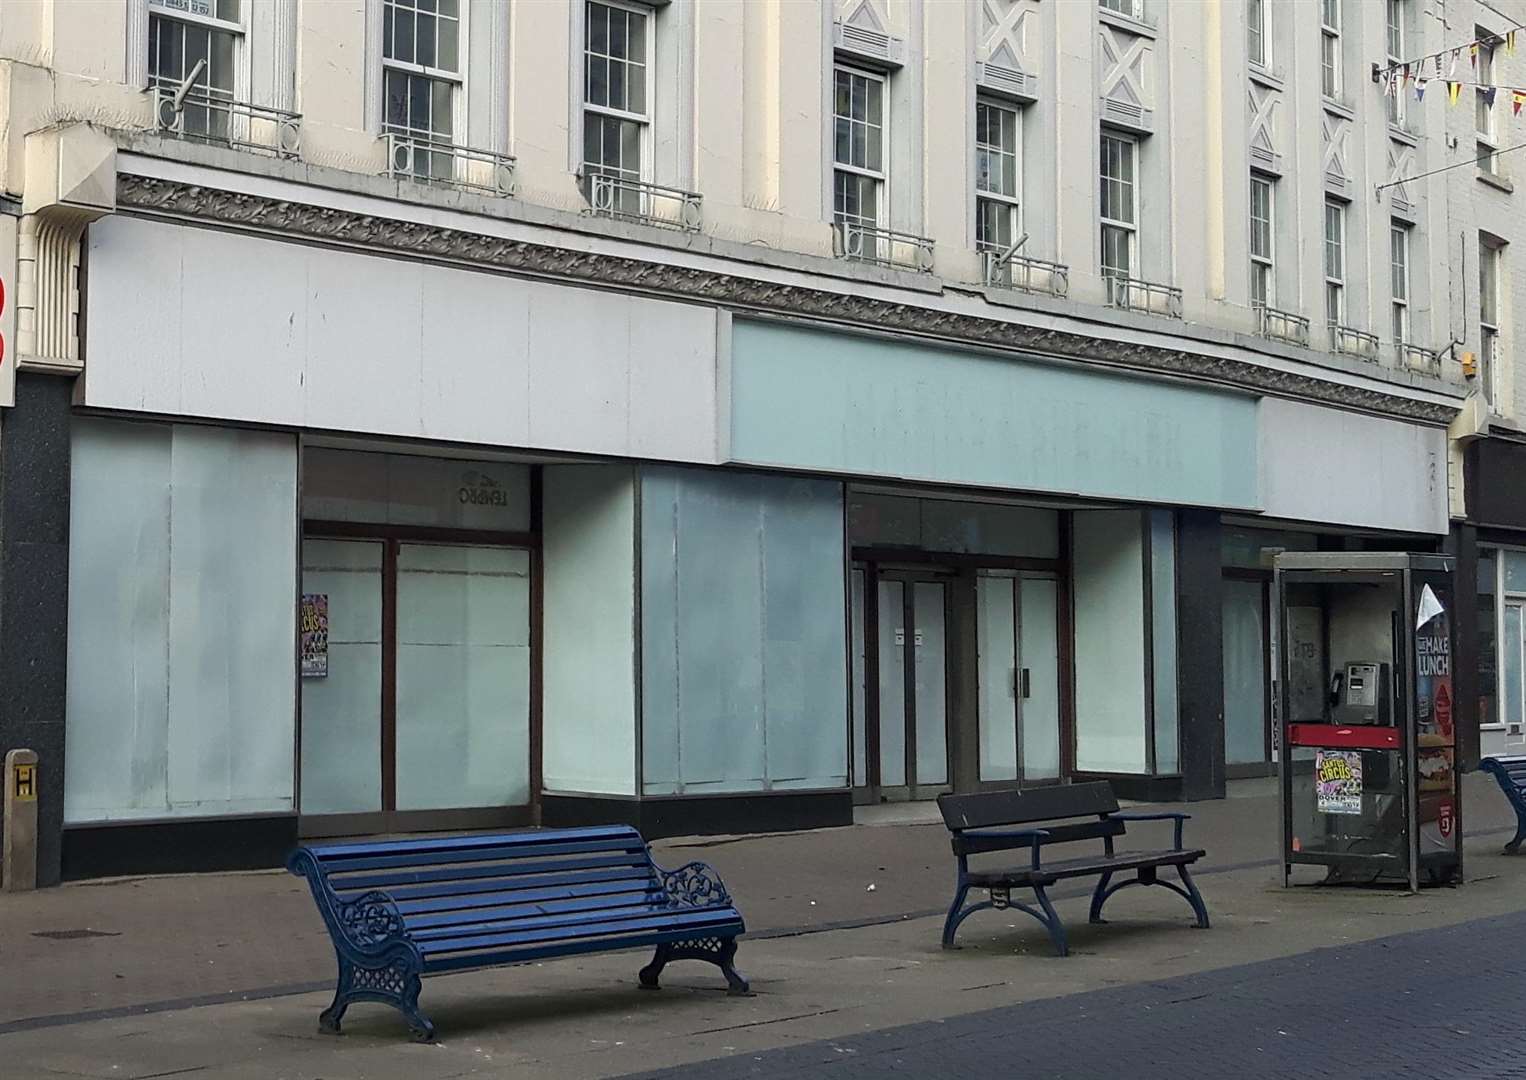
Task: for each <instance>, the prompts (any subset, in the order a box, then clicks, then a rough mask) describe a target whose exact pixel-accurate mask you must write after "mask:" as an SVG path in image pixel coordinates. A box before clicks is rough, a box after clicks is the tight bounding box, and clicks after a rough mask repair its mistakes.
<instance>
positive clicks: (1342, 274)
mask: <svg viewBox="0 0 1526 1080" xmlns="http://www.w3.org/2000/svg"><path fill="white" fill-rule="evenodd" d="M1345 321H1346V207H1345V205H1344V204H1343V203H1339V202H1337V201H1336V200H1334V199H1326V200H1325V322H1326V323H1328V324H1329V325H1331V326H1340V325H1342V324H1344V322H1345Z"/></svg>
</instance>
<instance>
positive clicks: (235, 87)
mask: <svg viewBox="0 0 1526 1080" xmlns="http://www.w3.org/2000/svg"><path fill="white" fill-rule="evenodd" d="M214 3H215V0H214ZM144 6H145V7H146V8H147V11H148V18H147V20H146V31H147V34H146V36H147V41H146V43H145V44H146V48H147V56H146V57H145V60H144V64H145V66H144V72H145V78H146V82H145V84H144V85H145V86H146V87H147V88H148V90H149V91H151V92H158V91H161V90H170V89H178V88H179V87H180V86H181V85H182V84H183V82H184V79H185V74H189V67H187V65H186V64H185V36H184V35H185V32H186V31H187V30H191V29H194V30H205V31H206V33H207V70H206V71H204V72H203V73H202V76H201V78H200V79H198V80H197V81H196V82H195V83H193V84H192V86H193V90H194V91H195V92H196V93H197V94H198V95H199V96H200V97H202V98H203V99H204V100H205V101H209V102H226V103H228V105H231V104H232V103H234V102H237V101H240V100H243V99H244V98H246V97H247V90H248V80H247V72H248V64H249V36H248V26H247V25H246V20H247V19H248V18H249V0H242V2H241V3H240V4H239V7H238V18H237V19H225V18H222V17H220V16H214V15H201V14H198V13H197V12H194V11H189V10H182V9H180V8H177V7H171V6H167V5H166V4H165V3H163V2H162V0H145V4H144ZM163 23H167V24H169V25H171V26H175V27H179V28H180V32H181V45H180V48H181V70H182V72H183V73H184V74H182V75H181V77H180V79H178V80H170V79H164V78H161V77H160V76H157V75H156V74H155V73H154V68H155V57H156V52H157V49H156V46H157V44H158V40H159V38H158V34H157V33H156V32H155V28H156V25H157V24H163ZM216 34H222V35H224V36H226V37H227V38H228V39H229V46H230V47H229V61H228V64H229V68H230V70H229V71H228V72H227V76H228V78H227V81H228V84H229V85H228V86H227V88H224V87H221V86H213V84H212V55H213V50H212V38H213V35H216ZM190 66H191V67H194V64H192V65H190ZM181 117H182V130H183V132H184V133H185V134H187V135H188V136H192V137H199V138H209V139H214V140H221V139H226V138H229V137H231V135H232V130H231V129H232V127H233V112H232V110H231V109H229V108H227V107H223V106H219V105H210V104H201V105H198V104H195V103H194V99H192V100H189V101H187V103H186V104H185V106H184V108H183V110H182V113H181ZM214 117H218V118H219V119H220V126H221V127H222V128H223V129H224V130H222V131H216V130H214V129H215V128H217V127H218V126H219V123H218V122H217V121H215V120H214ZM192 118H196V119H199V124H196V123H194V122H193V119H192ZM198 126H199V127H203V128H204V129H205V130H201V131H195V130H192V129H193V128H194V127H198Z"/></svg>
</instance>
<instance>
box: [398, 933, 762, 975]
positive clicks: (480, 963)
mask: <svg viewBox="0 0 1526 1080" xmlns="http://www.w3.org/2000/svg"><path fill="white" fill-rule="evenodd" d="M741 928H742V927H741V921H740V919H739V920H738V922H737V923H736V926H735V927H734V928H733V927H720V928H718V929H717V930H715V931H714V932H716V933H721V934H724V935H726V936H730V934H731V931H732V930H733V929H735V930H736V931H737V932H738V933H740V932H741ZM703 936H705V935H704V932H703V931H700V932H696V931H694V930H666V931H664V930H647V931H642V932H636V931H632V932H631V933H630V934H628V935H624V936H621V937H620V938H618V939H616V940H613V941H612V940H611V939H609V938H584V939H580V940H576V941H559V942H555V943H553V944H550V945H531V946H521V947H517V948H509V947H505V948H501V949H492V950H479V951H477V952H467V953H459V954H452V953H436V954H434V955H433V956H429V957H426V958H425V960H424V972H425V973H426V974H429V975H440V974H443V973H445V972H449V971H470V970H471V969H473V968H484V967H494V966H497V965H500V964H523V963H528V962H530V961H532V960H544V959H549V958H551V957H553V956H582V955H586V954H587V953H596V952H608V951H609V950H610V949H633V948H638V947H641V946H650V945H663V944H667V943H669V942H677V941H693V940H694V939H695V938H696V937H703Z"/></svg>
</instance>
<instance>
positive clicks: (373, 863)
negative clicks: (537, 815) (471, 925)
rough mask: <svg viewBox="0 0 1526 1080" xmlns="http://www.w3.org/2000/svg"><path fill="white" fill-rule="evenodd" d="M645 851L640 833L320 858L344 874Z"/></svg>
mask: <svg viewBox="0 0 1526 1080" xmlns="http://www.w3.org/2000/svg"><path fill="white" fill-rule="evenodd" d="M638 850H639V851H645V850H646V842H645V841H644V840H642V839H641V836H640V834H639V833H631V834H630V836H629V837H619V838H615V837H612V838H610V839H607V840H590V841H583V842H580V843H578V844H577V845H575V846H569V845H567V844H559V843H555V842H552V841H543V842H542V843H539V844H495V845H493V846H491V847H480V848H456V849H452V850H449V851H443V852H441V851H430V850H427V849H426V850H422V851H414V852H409V853H406V854H396V855H361V856H355V857H353V858H352V857H345V858H342V859H335V858H328V859H325V858H323V857H321V856H320V857H319V860H318V863H319V865H320V866H321V867H322V868H323V871H324V873H325V874H343V873H346V872H348V871H352V870H394V869H398V868H401V867H408V866H438V867H443V866H447V865H450V864H452V863H484V862H499V861H502V860H505V859H528V858H532V857H535V856H541V855H559V854H568V855H586V854H593V853H594V852H599V851H631V852H635V851H638Z"/></svg>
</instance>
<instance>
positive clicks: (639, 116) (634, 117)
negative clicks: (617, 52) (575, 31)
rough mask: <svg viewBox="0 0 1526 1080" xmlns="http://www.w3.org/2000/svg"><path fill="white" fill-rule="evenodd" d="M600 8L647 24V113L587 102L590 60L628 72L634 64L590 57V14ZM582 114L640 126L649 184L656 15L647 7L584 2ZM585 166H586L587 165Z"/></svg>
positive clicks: (643, 174) (611, 0)
mask: <svg viewBox="0 0 1526 1080" xmlns="http://www.w3.org/2000/svg"><path fill="white" fill-rule="evenodd" d="M595 5H597V6H598V7H603V8H609V9H611V10H613V11H623V12H625V13H626V14H628V15H638V16H640V17H641V18H643V19H645V20H647V24H646V32H645V38H646V56H645V57H644V58H643V59H642V60H641V64H642V66H643V69H644V71H645V77H644V79H643V82H644V84H645V87H644V88H645V95H644V100H645V101H646V111H645V112H639V113H638V112H632V111H630V110H629V109H616V108H613V107H612V106H609V105H595V104H594V103H593V102H591V101H589V100H588V60H589V57H590V56H598V57H600V58H602V59H604V60H621V61H622V62H623V63H624V64H625V65H626V66H627V68H628V67H629V66H630V64H631V60H630V59H629V58H628V57H624V58H622V57H616V56H614V55H613V54H612V53H591V52H590V51H589V25H590V24H589V21H588V11H589V9H590V8H592V7H594V6H595ZM581 52H582V54H583V80H582V82H583V94H582V97H583V112H584V113H585V114H587V113H596V114H598V115H600V116H609V117H613V118H615V119H617V120H628V121H630V122H631V123H634V124H640V125H641V168H640V169H639V170H638V172H639V177H640V179H642V180H650V179H651V176H650V172H651V168H650V164H651V160H652V147H651V142H652V105H653V100H652V99H653V91H654V87H653V81H652V75H653V70H654V69H655V67H656V66H657V65H656V60H657V21H656V13H655V12H654V11H653V10H652V9H651V8H648V7H642V6H640V5H638V4H627V3H622V2H621V0H583V48H582V50H581ZM584 164H585V165H586V164H587V162H584ZM625 171H629V170H625Z"/></svg>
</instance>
